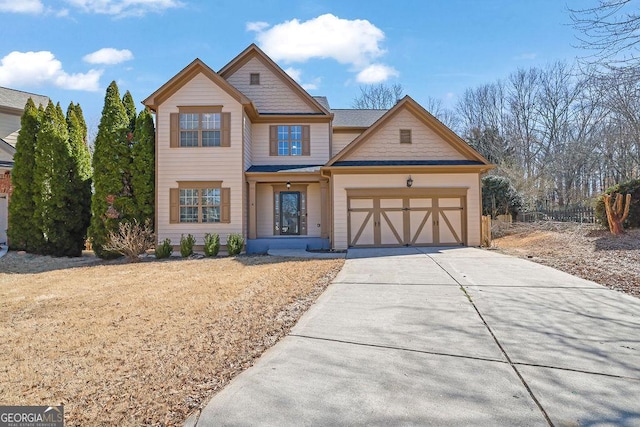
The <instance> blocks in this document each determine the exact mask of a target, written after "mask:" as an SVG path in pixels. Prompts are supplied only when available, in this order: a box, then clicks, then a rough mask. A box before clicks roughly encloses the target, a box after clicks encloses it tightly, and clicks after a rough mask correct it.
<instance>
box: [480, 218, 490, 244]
mask: <svg viewBox="0 0 640 427" xmlns="http://www.w3.org/2000/svg"><path fill="white" fill-rule="evenodd" d="M480 231H481V234H482V246H484V247H487V248H488V247H491V216H490V215H482V222H481V227H480Z"/></svg>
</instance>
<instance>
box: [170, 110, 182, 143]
mask: <svg viewBox="0 0 640 427" xmlns="http://www.w3.org/2000/svg"><path fill="white" fill-rule="evenodd" d="M179 146H180V114H179V113H171V114H169V147H171V148H176V147H179Z"/></svg>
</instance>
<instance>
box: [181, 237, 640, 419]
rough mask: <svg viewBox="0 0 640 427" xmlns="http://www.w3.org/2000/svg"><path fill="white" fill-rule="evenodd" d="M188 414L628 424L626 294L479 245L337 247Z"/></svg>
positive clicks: (635, 409)
mask: <svg viewBox="0 0 640 427" xmlns="http://www.w3.org/2000/svg"><path fill="white" fill-rule="evenodd" d="M612 268H615V267H614V266H612ZM196 420H197V425H198V426H214V425H215V426H225V425H234V426H235V425H246V426H260V425H263V426H304V425H332V426H333V425H447V426H449V425H475V426H477V425H485V426H498V425H500V426H537V425H540V426H545V425H555V426H596V425H597V426H604V425H612V426H613V425H615V426H640V300H639V299H637V298H633V297H630V296H627V295H624V294H621V293H619V292H615V291H612V290H609V289H607V288H604V287H602V286H600V285H597V284H595V283H593V282H589V281H586V280H582V279H579V278H576V277H574V276H571V275H569V274H565V273H562V272H560V271H557V270H554V269H551V268H548V267H544V266H541V265H538V264H535V263H533V262H529V261H526V260H521V259H517V258H513V257H509V256H505V255H500V254H497V253H495V252H490V251H484V250H479V249H472V248H456V249H434V248H428V249H426V248H424V249H416V248H402V249H385V250H374V249H371V250H365V249H361V250H350V251H349V254H348V257H347V261H346V263H345V265H344V268H343V269H342V271H341V272H340V274H339V275H338V276H337V277H336V279H335V281H334V283H333V284H332V285H331V286H329V288H328V289H327V290H326V292H325V293H324V294H323V295H322V296H321V297H320V299H319V300H318V302H317V303H316V304H315V305H314V306H313V307H312V308H311V309H310V310H309V311H308V312H307V313H306V314H305V315H304V316H303V317H302V319H301V320H300V321H299V322H298V324H297V325H296V326H295V328H294V329H293V330H292V331H291V333H290V334H289V335H288V336H287V337H285V338H284V339H283V340H281V341H280V342H279V343H278V344H277V345H275V346H274V347H273V348H272V349H270V350H269V351H267V352H266V353H265V354H264V355H263V356H262V357H261V358H260V359H259V360H258V362H257V363H256V365H255V366H253V367H252V368H250V369H248V370H247V371H245V372H244V373H242V374H241V375H239V376H238V377H237V378H236V379H235V380H233V381H232V382H231V383H230V384H229V385H228V386H227V387H226V388H224V389H223V390H222V391H220V392H219V393H218V394H217V395H215V396H214V397H213V399H212V400H211V401H210V402H209V404H208V405H207V406H206V408H205V409H204V410H203V412H202V413H201V414H200V416H199V419H196V417H195V416H194V417H193V418H192V419H190V420H189V421H188V423H187V424H189V425H194V424H195V423H196Z"/></svg>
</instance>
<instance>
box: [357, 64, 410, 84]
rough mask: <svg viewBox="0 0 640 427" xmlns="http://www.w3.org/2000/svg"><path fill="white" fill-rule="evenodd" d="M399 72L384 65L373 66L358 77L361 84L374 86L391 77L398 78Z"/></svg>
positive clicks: (361, 72)
mask: <svg viewBox="0 0 640 427" xmlns="http://www.w3.org/2000/svg"><path fill="white" fill-rule="evenodd" d="M398 75H399V73H398V71H397V70H396V69H395V68H393V67H389V66H388V65H384V64H371V65H369V66H368V67H367V68H365V69H364V70H362V71H360V72H359V73H358V75H357V76H356V80H357V81H358V82H359V83H364V84H374V83H380V82H383V81H385V80H387V79H388V78H389V77H397V76H398Z"/></svg>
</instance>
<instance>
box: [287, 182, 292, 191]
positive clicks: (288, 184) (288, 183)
mask: <svg viewBox="0 0 640 427" xmlns="http://www.w3.org/2000/svg"><path fill="white" fill-rule="evenodd" d="M290 188H291V183H290V182H289V181H287V190H289V189H290Z"/></svg>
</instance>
